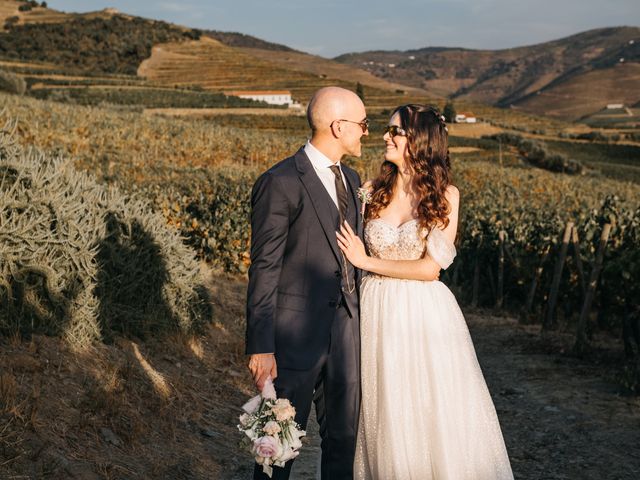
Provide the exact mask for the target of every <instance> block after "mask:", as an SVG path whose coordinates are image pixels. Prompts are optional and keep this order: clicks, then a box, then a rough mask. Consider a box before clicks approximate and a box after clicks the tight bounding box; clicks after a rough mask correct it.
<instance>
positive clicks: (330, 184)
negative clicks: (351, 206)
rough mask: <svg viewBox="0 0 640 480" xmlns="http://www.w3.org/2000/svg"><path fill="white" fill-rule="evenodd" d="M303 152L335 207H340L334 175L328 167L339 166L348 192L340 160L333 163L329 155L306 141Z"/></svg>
mask: <svg viewBox="0 0 640 480" xmlns="http://www.w3.org/2000/svg"><path fill="white" fill-rule="evenodd" d="M304 153H306V154H307V157H309V160H311V165H313V168H314V170H315V171H316V173H317V174H318V177H319V178H320V181H321V182H322V184H323V185H324V188H325V189H326V190H327V193H328V194H329V196H330V197H331V199H332V200H333V203H335V204H336V207H338V209H340V207H339V206H338V193H337V192H336V176H335V175H334V174H333V172H332V171H331V169H330V168H329V167H332V166H334V165H338V167H339V168H340V173H341V174H342V183H344V188H345V189H346V190H347V192H348V191H349V187H348V186H347V181H346V179H345V178H344V172H343V171H342V166H341V165H340V161H338V162H336V163H333V162H332V161H331V159H330V158H329V157H327V156H326V155H325V154H324V153H322V152H321V151H320V150H318V149H317V148H316V147H314V146H313V145H312V144H311V142H307V144H306V145H305V146H304Z"/></svg>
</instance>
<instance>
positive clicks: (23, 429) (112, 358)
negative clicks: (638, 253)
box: [0, 273, 640, 480]
mask: <svg viewBox="0 0 640 480" xmlns="http://www.w3.org/2000/svg"><path fill="white" fill-rule="evenodd" d="M211 291H212V294H213V298H214V307H215V310H214V318H215V319H216V321H215V322H214V323H213V324H212V325H211V326H210V328H209V329H208V330H207V332H206V334H205V335H204V336H203V337H201V338H196V339H190V338H181V337H179V336H177V337H175V338H168V339H164V340H157V341H149V342H140V341H135V340H133V339H116V341H115V342H114V343H113V344H109V345H97V346H96V347H95V349H91V350H90V351H87V352H84V353H82V352H80V353H78V352H74V351H72V350H70V349H69V348H68V346H66V345H65V344H64V342H63V341H61V340H59V339H56V338H51V337H44V336H34V337H33V338H31V339H20V338H3V337H0V478H2V479H5V478H6V479H15V480H17V479H21V480H27V479H29V480H30V479H34V480H35V479H38V480H39V479H53V480H70V479H71V480H73V479H79V480H94V479H95V480H101V479H104V480H107V479H108V480H138V479H144V480H146V479H153V480H165V479H166V480H248V479H250V478H251V472H252V469H253V466H252V465H253V464H252V461H251V458H250V457H249V455H248V454H247V453H246V452H244V451H242V450H241V449H240V448H239V446H238V443H239V439H240V436H239V432H238V431H237V429H236V427H235V425H236V423H237V421H238V415H239V414H240V412H241V410H240V406H241V405H242V404H243V403H244V402H245V401H246V400H247V399H248V398H249V397H250V396H251V395H253V394H255V389H254V387H253V385H252V382H251V379H250V377H249V375H248V372H247V370H246V366H245V364H246V357H245V355H244V353H243V350H244V348H243V341H244V304H245V292H246V281H245V280H243V279H238V278H235V277H230V276H225V275H220V274H214V273H212V274H211ZM467 320H468V322H469V325H470V329H471V333H472V336H473V338H474V342H475V345H476V349H477V352H478V357H479V359H480V364H481V366H482V368H483V371H484V373H485V376H486V379H487V383H488V385H489V389H490V391H491V393H492V395H493V398H494V402H495V405H496V409H497V411H498V416H499V418H500V422H501V425H502V429H503V433H504V437H505V441H506V444H507V449H508V451H509V455H510V458H511V462H512V466H513V470H514V474H515V478H516V479H517V480H525V479H526V480H545V479H548V480H551V479H553V480H563V479H576V480H601V479H607V480H609V479H611V480H626V479H629V480H631V479H634V480H636V479H638V478H640V398H636V397H625V396H620V395H619V394H618V393H617V391H618V390H617V387H616V385H615V383H613V382H612V381H611V380H610V378H611V377H612V374H611V370H610V367H605V366H601V365H597V364H594V363H586V362H584V361H580V360H577V359H574V358H571V357H569V356H566V355H561V354H560V353H555V352H560V351H561V348H562V345H569V344H570V338H564V337H563V336H562V335H560V334H557V333H554V334H553V336H552V337H551V338H549V339H545V340H542V339H541V338H540V335H539V334H538V327H527V326H522V325H518V323H517V322H516V321H515V320H512V319H509V318H497V317H492V316H491V315H488V314H480V313H476V314H467ZM550 352H551V353H550ZM308 431H309V435H308V438H307V439H305V447H304V448H303V451H302V454H301V456H300V458H299V459H298V460H297V461H296V464H295V465H294V470H293V475H292V478H293V479H294V480H311V479H314V478H317V477H316V475H317V471H318V458H319V442H318V433H317V427H316V426H315V421H314V420H313V419H311V420H310V423H309V426H308ZM384 480H386V479H384ZM483 480H484V479H483Z"/></svg>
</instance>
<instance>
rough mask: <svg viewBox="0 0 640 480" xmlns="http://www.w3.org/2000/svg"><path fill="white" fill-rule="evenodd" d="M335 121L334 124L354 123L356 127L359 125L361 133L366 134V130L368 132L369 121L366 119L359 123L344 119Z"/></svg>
mask: <svg viewBox="0 0 640 480" xmlns="http://www.w3.org/2000/svg"><path fill="white" fill-rule="evenodd" d="M335 121H336V122H348V123H355V124H356V125H360V128H361V129H362V133H366V132H367V130H369V119H368V118H365V119H364V120H362V121H361V122H356V121H354V120H345V119H344V118H341V119H340V120H335Z"/></svg>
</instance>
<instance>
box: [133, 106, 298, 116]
mask: <svg viewBox="0 0 640 480" xmlns="http://www.w3.org/2000/svg"><path fill="white" fill-rule="evenodd" d="M143 114H144V115H160V116H164V117H195V118H197V117H209V116H215V115H269V116H282V117H288V116H292V115H293V116H299V115H304V110H297V109H293V108H286V109H285V108H282V109H281V108H145V109H144V111H143Z"/></svg>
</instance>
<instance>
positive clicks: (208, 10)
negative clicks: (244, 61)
mask: <svg viewBox="0 0 640 480" xmlns="http://www.w3.org/2000/svg"><path fill="white" fill-rule="evenodd" d="M47 3H48V5H49V7H50V8H54V9H57V10H63V11H65V12H87V11H94V10H102V9H103V8H106V7H113V8H117V9H118V10H120V11H121V12H123V13H128V14H131V15H139V16H142V17H146V18H153V19H156V20H165V21H168V22H173V23H178V24H180V25H185V26H188V27H193V28H201V29H211V30H222V31H233V32H241V33H245V34H248V35H253V36H255V37H258V38H261V39H264V40H268V41H271V42H276V43H281V44H284V45H287V46H289V47H292V48H295V49H296V50H302V51H304V52H308V53H313V54H316V55H321V56H323V57H327V58H333V57H335V56H337V55H340V54H343V53H349V52H362V51H366V50H409V49H415V48H422V47H436V46H444V47H465V48H478V49H502V48H510V47H517V46H523V45H532V44H535V43H542V42H546V41H549V40H555V39H558V38H562V37H566V36H569V35H572V34H574V33H578V32H582V31H584V30H589V29H592V28H601V27H613V26H623V25H625V26H639V25H640V2H638V0H606V1H604V0H423V1H419V0H364V1H356V0H315V1H314V0H224V1H218V0H210V1H206V0H179V1H176V0H166V1H150V0H137V1H135V2H132V1H128V2H127V1H120V0H83V1H68V0H51V1H48V2H47Z"/></svg>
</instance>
